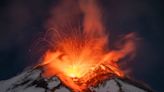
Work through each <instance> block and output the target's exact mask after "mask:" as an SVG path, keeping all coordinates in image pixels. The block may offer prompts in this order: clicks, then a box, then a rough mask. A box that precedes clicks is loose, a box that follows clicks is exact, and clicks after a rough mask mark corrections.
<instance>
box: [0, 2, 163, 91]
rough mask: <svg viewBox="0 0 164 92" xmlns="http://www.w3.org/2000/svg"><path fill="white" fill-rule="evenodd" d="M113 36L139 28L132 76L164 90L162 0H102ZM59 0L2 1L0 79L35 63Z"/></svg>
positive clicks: (0, 9) (106, 19)
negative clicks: (45, 26) (51, 10)
mask: <svg viewBox="0 0 164 92" xmlns="http://www.w3.org/2000/svg"><path fill="white" fill-rule="evenodd" d="M101 1H102V5H103V8H104V17H105V19H104V20H105V21H106V26H107V29H109V30H110V31H111V32H110V33H111V36H113V38H114V36H116V35H119V34H122V33H127V32H137V33H138V34H139V36H140V37H141V42H140V44H139V45H140V46H139V49H138V51H137V56H136V58H135V60H133V61H132V62H131V63H130V64H129V67H131V68H132V70H133V76H134V77H135V78H136V79H138V80H142V81H144V82H145V83H147V84H149V85H150V87H152V88H153V89H154V90H156V91H157V92H164V74H163V73H164V72H163V70H164V56H163V55H164V54H163V52H164V41H163V40H164V17H163V16H164V12H163V9H164V8H163V5H164V4H163V3H162V0H101ZM55 3H56V0H1V1H0V13H1V14H0V80H3V79H8V78H10V77H13V76H15V75H17V74H19V73H20V72H21V71H23V69H24V68H26V67H27V66H31V65H33V64H35V63H36V62H37V61H38V59H39V56H40V52H43V51H41V49H39V50H38V49H36V48H38V47H37V46H35V43H36V42H37V39H38V38H39V37H40V35H42V34H43V33H44V29H43V25H44V23H45V21H46V18H47V17H48V14H49V13H48V11H49V9H50V6H52V5H55Z"/></svg>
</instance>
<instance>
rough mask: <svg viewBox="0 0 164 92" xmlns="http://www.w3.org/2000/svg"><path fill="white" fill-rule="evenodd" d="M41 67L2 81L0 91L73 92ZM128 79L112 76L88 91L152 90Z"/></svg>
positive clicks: (149, 91)
mask: <svg viewBox="0 0 164 92" xmlns="http://www.w3.org/2000/svg"><path fill="white" fill-rule="evenodd" d="M41 73H42V71H41V70H39V69H35V70H30V71H25V72H23V73H22V74H20V75H18V76H16V77H13V78H11V79H9V80H5V81H0V92H71V90H70V89H69V88H68V87H66V86H64V85H63V84H62V82H61V81H60V80H59V79H58V78H57V77H55V76H54V77H52V78H49V79H47V78H43V77H42V76H41ZM137 85H138V86H136V85H134V84H133V83H130V82H128V81H127V80H122V79H119V78H112V79H109V80H106V81H104V82H102V83H101V84H99V85H97V86H96V87H89V88H88V89H89V90H88V91H87V92H152V91H151V90H149V89H146V88H144V87H139V86H140V85H139V84H137Z"/></svg>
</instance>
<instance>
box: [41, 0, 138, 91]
mask: <svg viewBox="0 0 164 92" xmlns="http://www.w3.org/2000/svg"><path fill="white" fill-rule="evenodd" d="M84 1H85V0H84ZM84 1H83V0H80V12H81V13H83V14H84V17H83V20H84V21H82V28H79V27H78V28H77V27H74V26H71V27H70V26H64V28H63V26H62V27H61V26H60V27H59V26H58V24H56V23H53V22H51V24H52V25H53V26H51V27H50V28H51V29H53V30H52V32H51V37H52V38H53V39H49V42H50V43H52V44H51V45H52V46H51V47H52V48H49V50H48V51H47V52H46V53H45V55H44V56H43V60H42V61H43V62H42V63H41V64H40V65H42V66H43V67H44V74H43V75H44V76H45V77H52V76H58V77H59V78H60V79H61V80H62V82H63V83H64V84H65V85H67V86H68V87H70V88H71V89H73V90H79V91H81V90H84V89H86V88H87V86H89V85H96V84H97V82H99V81H101V80H104V79H106V78H109V77H111V76H113V75H115V76H119V77H123V76H124V72H123V71H122V70H120V67H119V65H118V64H117V63H118V61H120V59H122V58H124V57H125V56H127V55H129V54H132V53H133V52H134V50H135V41H134V34H132V33H131V34H128V35H126V36H125V37H124V38H122V39H121V40H122V44H120V45H119V46H117V47H119V48H117V50H112V49H111V48H109V47H110V46H108V45H110V44H109V43H108V42H109V41H108V39H109V37H108V34H106V32H105V30H104V29H105V28H104V26H103V23H102V21H101V13H100V11H99V10H100V9H99V8H98V7H97V5H96V4H95V0H88V2H87V4H86V2H84ZM67 3H68V4H69V3H70V2H69V0H68V1H67V0H66V1H65V2H62V4H61V5H60V6H59V7H58V8H57V10H56V11H57V12H56V13H55V14H57V16H55V18H56V17H57V18H56V21H57V22H61V21H63V19H65V20H64V21H67V17H66V18H65V17H62V16H60V14H61V13H59V11H62V9H63V7H64V8H65V6H66V5H67ZM71 7H73V6H72V5H71ZM66 8H68V7H66ZM71 9H72V8H71ZM71 9H70V10H71ZM58 13H59V14H58ZM58 16H59V17H58ZM71 16H72V14H71ZM61 17H62V18H61ZM60 19H61V20H60ZM73 20H75V19H73ZM51 21H52V20H51ZM69 21H70V20H69ZM61 24H63V23H61ZM91 80H92V81H91ZM93 80H94V81H93Z"/></svg>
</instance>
